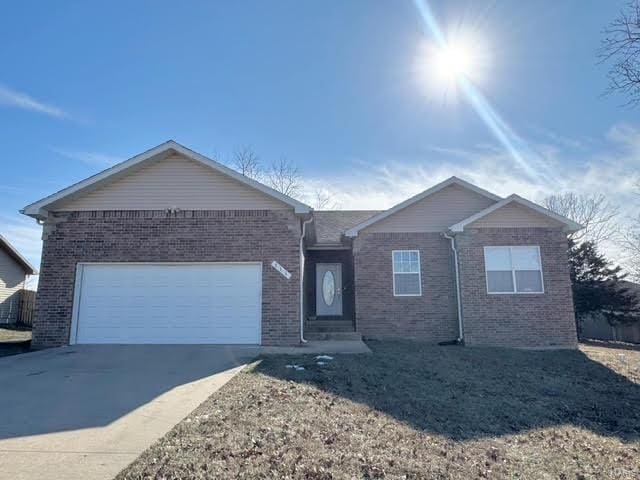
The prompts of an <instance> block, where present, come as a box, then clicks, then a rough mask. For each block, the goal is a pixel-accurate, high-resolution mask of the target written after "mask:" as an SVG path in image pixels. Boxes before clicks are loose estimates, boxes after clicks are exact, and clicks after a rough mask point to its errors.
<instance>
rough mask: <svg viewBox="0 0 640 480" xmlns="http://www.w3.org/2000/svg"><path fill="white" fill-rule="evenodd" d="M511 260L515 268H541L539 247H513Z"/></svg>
mask: <svg viewBox="0 0 640 480" xmlns="http://www.w3.org/2000/svg"><path fill="white" fill-rule="evenodd" d="M511 260H512V262H513V269H514V270H540V259H539V258H538V249H537V247H513V248H512V249H511Z"/></svg>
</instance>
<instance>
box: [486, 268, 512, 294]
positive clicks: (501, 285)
mask: <svg viewBox="0 0 640 480" xmlns="http://www.w3.org/2000/svg"><path fill="white" fill-rule="evenodd" d="M487 289H488V291H489V292H491V293H505V292H513V275H512V274H511V270H509V271H508V272H504V271H503V272H487Z"/></svg>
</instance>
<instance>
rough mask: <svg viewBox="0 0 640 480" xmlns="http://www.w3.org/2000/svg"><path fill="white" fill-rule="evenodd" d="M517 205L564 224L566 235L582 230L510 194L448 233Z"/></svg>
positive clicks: (563, 217) (563, 218) (577, 225)
mask: <svg viewBox="0 0 640 480" xmlns="http://www.w3.org/2000/svg"><path fill="white" fill-rule="evenodd" d="M513 202H515V203H518V204H519V205H522V206H523V207H527V208H529V209H531V210H533V211H535V212H538V213H540V214H542V215H545V216H547V217H549V218H552V219H554V220H556V221H558V222H560V223H562V224H564V226H565V228H563V230H564V231H565V232H568V233H573V232H577V231H578V230H582V229H583V228H584V226H583V225H580V224H579V223H578V222H575V221H573V220H571V219H570V218H567V217H565V216H563V215H559V214H557V213H555V212H552V211H551V210H549V209H548V208H545V207H543V206H542V205H538V204H537V203H534V202H532V201H530V200H527V199H526V198H522V197H521V196H519V195H516V194H515V193H514V194H511V195H509V196H508V197H507V198H505V199H503V200H501V201H499V202H498V203H495V204H493V205H491V206H490V207H487V208H485V209H484V210H480V211H479V212H478V213H475V214H473V215H471V216H470V217H468V218H465V219H464V220H461V221H460V222H458V223H456V224H454V225H451V226H450V227H449V231H451V232H453V233H460V232H463V231H464V227H466V226H467V225H469V224H471V223H474V222H476V221H478V220H480V219H481V218H483V217H486V216H487V215H489V214H490V213H493V212H495V211H496V210H499V209H501V208H502V207H504V206H505V205H508V204H510V203H513Z"/></svg>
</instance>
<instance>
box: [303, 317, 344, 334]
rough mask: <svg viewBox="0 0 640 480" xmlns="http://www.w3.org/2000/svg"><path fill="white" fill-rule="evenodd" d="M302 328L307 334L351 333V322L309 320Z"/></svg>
mask: <svg viewBox="0 0 640 480" xmlns="http://www.w3.org/2000/svg"><path fill="white" fill-rule="evenodd" d="M304 328H305V330H306V331H308V332H317V333H331V332H353V331H354V330H355V329H354V328H353V322H352V321H351V320H310V321H308V322H306V323H305V325H304Z"/></svg>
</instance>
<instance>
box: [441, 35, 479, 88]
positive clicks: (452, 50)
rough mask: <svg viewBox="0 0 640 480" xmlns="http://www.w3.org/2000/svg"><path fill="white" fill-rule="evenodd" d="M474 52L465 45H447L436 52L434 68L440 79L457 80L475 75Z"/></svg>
mask: <svg viewBox="0 0 640 480" xmlns="http://www.w3.org/2000/svg"><path fill="white" fill-rule="evenodd" d="M473 57H474V53H473V51H472V50H471V49H470V48H468V47H465V46H464V45H456V44H452V45H447V46H445V47H442V48H439V49H437V50H436V52H435V54H434V58H433V66H434V69H435V71H436V72H437V74H438V76H439V77H442V78H445V79H450V80H457V79H459V78H460V77H470V76H472V75H473Z"/></svg>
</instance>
